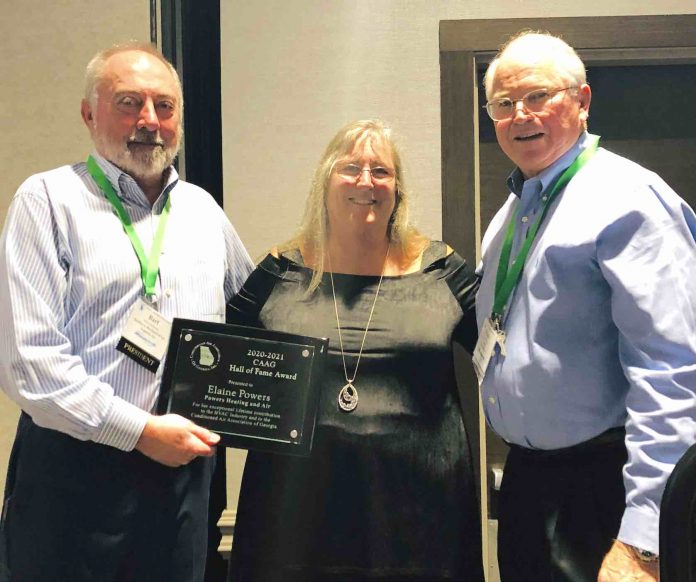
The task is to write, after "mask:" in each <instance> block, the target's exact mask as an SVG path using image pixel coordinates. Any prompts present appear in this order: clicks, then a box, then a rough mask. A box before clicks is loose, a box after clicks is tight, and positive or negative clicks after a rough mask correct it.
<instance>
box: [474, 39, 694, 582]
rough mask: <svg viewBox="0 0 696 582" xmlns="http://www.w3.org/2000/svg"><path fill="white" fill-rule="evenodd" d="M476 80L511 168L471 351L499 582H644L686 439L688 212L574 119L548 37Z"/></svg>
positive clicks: (565, 77) (586, 91)
mask: <svg viewBox="0 0 696 582" xmlns="http://www.w3.org/2000/svg"><path fill="white" fill-rule="evenodd" d="M485 82H486V95H487V98H488V103H487V104H486V109H487V111H488V113H489V115H490V117H491V118H492V119H493V122H494V124H495V131H496V135H497V138H498V142H499V144H500V147H501V148H502V149H503V151H504V152H505V154H506V155H507V156H508V157H509V158H510V160H511V161H512V162H514V163H515V165H516V166H517V167H516V169H515V170H514V171H513V172H512V174H511V175H510V177H509V179H508V187H509V189H510V191H511V194H510V196H509V198H508V200H507V202H506V203H505V205H504V206H503V207H502V208H501V210H500V211H499V212H498V214H497V215H496V216H495V218H494V219H493V221H492V222H491V224H490V226H489V228H488V231H487V232H486V235H485V236H484V240H483V258H482V263H481V267H480V269H481V274H482V283H481V289H480V291H479V294H478V297H477V315H478V323H479V331H480V339H479V343H478V345H477V351H476V354H475V356H474V360H475V366H476V369H477V374H478V376H479V382H480V385H481V392H482V397H483V402H484V405H485V410H486V417H487V419H488V422H489V423H490V425H491V426H492V428H493V429H494V430H495V431H496V432H497V433H498V434H499V435H500V436H501V437H502V438H503V439H504V440H505V441H507V442H508V443H509V444H510V454H509V456H508V460H507V462H506V466H505V472H504V477H503V482H502V489H501V499H500V522H499V539H498V544H499V547H498V557H499V561H500V569H501V575H502V579H503V580H504V582H510V581H520V582H530V581H532V580H533V581H534V582H542V581H546V580H549V581H550V580H553V581H560V580H564V581H565V580H568V581H570V580H572V581H588V582H589V581H594V580H597V579H599V580H600V581H614V580H617V581H618V580H656V579H657V576H658V569H659V558H658V555H657V554H658V551H659V540H658V524H659V508H660V499H661V496H662V491H663V489H664V485H665V481H666V480H667V477H668V476H669V473H670V471H671V470H672V468H673V467H674V464H675V463H676V461H677V459H679V457H680V456H681V455H682V454H683V452H684V451H685V450H686V449H687V447H688V446H689V445H690V444H691V443H693V442H694V441H695V440H696V436H695V434H696V394H695V391H696V334H695V333H694V329H696V287H695V286H694V285H693V281H695V280H696V261H695V260H694V259H695V258H696V242H695V240H694V238H695V234H696V216H695V215H694V213H693V211H692V210H691V209H690V208H689V207H688V205H687V204H686V203H685V202H684V201H683V200H682V199H681V198H680V197H679V196H678V195H677V194H675V193H674V191H672V190H671V189H670V188H669V186H668V185H667V184H665V182H664V181H662V180H661V179H660V178H659V177H658V176H657V175H655V174H654V173H652V172H650V171H648V170H646V169H645V168H642V167H640V166H638V165H637V164H635V163H633V162H631V161H629V160H627V159H625V158H622V157H620V156H617V155H615V154H613V153H611V152H608V151H606V150H604V149H603V148H600V147H599V136H595V135H591V134H589V133H587V131H586V129H587V119H588V116H589V107H590V99H591V95H592V93H591V90H590V87H589V85H588V84H587V83H586V79H585V68H584V65H583V63H582V61H581V60H580V59H579V58H578V56H577V54H576V53H575V51H574V50H573V49H572V48H571V47H570V46H568V45H567V44H566V43H565V42H564V41H562V40H560V39H559V38H556V37H553V36H551V35H549V34H539V33H523V34H520V35H518V36H516V37H514V38H513V39H511V40H510V41H509V42H508V43H507V44H506V45H505V46H504V47H503V49H502V50H501V52H500V53H499V54H498V56H497V57H496V58H495V60H494V61H493V62H492V63H491V65H490V67H489V69H488V71H487V73H486V79H485Z"/></svg>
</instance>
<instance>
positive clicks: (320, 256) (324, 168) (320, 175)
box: [278, 119, 427, 295]
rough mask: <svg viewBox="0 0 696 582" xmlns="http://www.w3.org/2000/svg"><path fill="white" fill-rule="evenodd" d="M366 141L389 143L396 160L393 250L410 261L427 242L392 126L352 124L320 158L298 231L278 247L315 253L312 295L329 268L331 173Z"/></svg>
mask: <svg viewBox="0 0 696 582" xmlns="http://www.w3.org/2000/svg"><path fill="white" fill-rule="evenodd" d="M366 141H370V142H373V143H378V144H380V145H384V146H386V147H387V148H388V149H389V151H390V153H391V155H392V159H393V160H394V172H395V180H396V200H395V205H394V211H393V213H392V215H391V218H390V219H389V225H388V227H387V236H388V237H389V241H390V242H391V244H392V249H394V250H396V249H395V247H396V248H398V249H399V251H400V253H399V256H401V257H402V260H403V262H404V263H410V262H412V261H414V260H415V259H416V258H417V256H418V255H419V254H420V252H421V251H422V249H423V247H424V246H425V243H426V241H427V239H426V238H425V237H424V236H423V235H421V234H420V233H419V232H418V231H417V230H416V229H415V228H414V227H413V226H412V225H411V224H410V223H409V193H408V190H406V187H405V185H404V172H403V167H402V164H401V156H400V154H399V150H398V148H397V146H396V144H395V143H394V140H393V138H392V132H391V129H390V128H389V127H387V126H386V125H385V124H384V123H383V122H382V121H380V120H378V119H367V120H360V121H354V122H352V123H349V124H348V125H346V126H344V127H342V128H341V129H340V130H339V131H338V133H336V135H335V136H334V137H333V139H332V140H331V141H330V142H329V145H328V146H327V147H326V150H325V151H324V154H323V155H322V157H321V159H320V160H319V165H318V166H317V168H316V170H315V171H314V178H313V180H312V187H311V188H310V190H309V196H308V197H307V201H306V203H305V211H304V216H303V218H302V222H301V223H300V228H299V230H298V232H297V234H296V235H295V236H294V237H293V238H292V239H290V240H289V241H287V242H286V243H284V244H282V245H280V246H279V247H278V253H282V252H284V251H288V250H291V249H302V250H303V251H309V252H310V253H311V256H312V257H313V264H312V265H307V266H311V267H312V268H313V270H314V273H313V275H312V279H311V281H310V284H309V288H308V290H307V294H308V295H311V294H312V293H313V292H314V290H315V289H316V288H317V287H318V286H319V283H320V282H321V278H322V276H323V274H324V271H325V261H326V243H327V240H328V233H329V218H328V212H327V209H326V195H327V192H328V189H329V182H330V180H331V174H332V173H333V171H334V168H335V167H336V163H337V162H338V161H339V160H341V159H343V158H345V157H346V156H349V155H350V154H351V153H352V152H353V150H354V149H355V146H356V145H357V144H360V143H364V142H366Z"/></svg>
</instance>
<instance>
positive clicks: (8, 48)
mask: <svg viewBox="0 0 696 582" xmlns="http://www.w3.org/2000/svg"><path fill="white" fill-rule="evenodd" d="M2 4H3V6H2V18H0V79H2V90H0V136H2V139H0V164H1V165H0V224H3V223H4V222H5V214H6V212H7V207H8V206H9V204H10V200H11V199H12V196H13V194H14V192H15V190H16V189H17V187H18V186H19V185H20V184H21V183H22V182H23V181H24V179H25V178H26V177H28V176H29V175H30V174H33V173H35V172H39V171H42V170H47V169H49V168H52V167H56V166H59V165H62V164H67V163H72V162H75V161H78V160H81V159H84V158H86V157H87V154H88V153H89V152H90V145H91V142H90V140H89V134H88V133H87V129H86V128H85V127H84V125H83V124H82V120H81V119H80V100H81V98H82V93H83V83H82V77H83V74H84V68H85V65H86V64H87V61H88V60H89V59H90V58H91V57H92V55H93V54H94V53H95V52H96V51H97V50H99V49H100V48H103V47H104V46H108V45H109V44H111V43H113V42H116V41H119V40H128V39H136V40H145V41H147V40H149V39H150V4H149V2H148V0H119V2H94V0H53V1H51V2H46V0H21V1H12V0H3V1H2ZM16 418H17V407H16V406H15V405H14V404H13V403H11V402H10V401H9V400H8V399H7V398H6V397H5V396H4V394H3V395H0V490H2V489H3V488H4V483H5V467H6V466H7V458H8V455H9V451H10V447H11V445H12V440H13V437H14V430H15V424H16Z"/></svg>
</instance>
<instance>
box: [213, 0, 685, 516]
mask: <svg viewBox="0 0 696 582" xmlns="http://www.w3.org/2000/svg"><path fill="white" fill-rule="evenodd" d="M221 4H222V9H221V29H222V114H223V120H222V123H223V164H224V184H225V208H226V210H227V212H228V214H229V215H230V217H231V219H232V221H233V222H234V224H235V225H236V227H237V229H238V231H239V233H240V235H241V237H242V240H244V242H245V244H246V245H247V248H248V249H249V252H250V253H251V255H252V257H256V258H258V257H260V256H262V254H263V253H265V251H266V250H267V249H268V248H269V247H271V246H273V245H274V244H277V243H278V242H281V241H283V240H285V239H287V238H289V237H290V235H291V234H292V232H293V230H294V228H295V226H296V225H297V223H298V221H299V219H300V216H301V213H302V206H303V203H304V198H305V194H306V192H307V191H308V189H309V182H310V179H311V175H312V172H313V170H314V166H315V164H316V162H317V160H318V159H319V156H320V155H321V153H322V151H323V148H324V147H325V146H326V144H327V143H328V141H329V139H330V138H331V137H332V136H333V134H334V133H335V131H336V130H337V129H338V128H339V127H340V126H341V125H343V124H344V123H347V122H349V121H352V120H354V119H362V118H366V117H381V118H383V119H385V120H387V121H389V122H390V123H391V124H392V125H393V126H394V128H395V129H396V131H397V132H398V134H399V135H400V136H401V140H400V141H401V144H402V147H403V150H404V161H405V165H406V169H407V179H408V182H409V184H410V186H411V188H412V190H413V191H414V192H415V194H416V198H417V207H416V219H417V222H418V224H419V225H420V226H421V228H422V229H423V230H424V231H425V232H426V233H428V234H429V235H431V236H434V237H440V236H441V187H440V69H439V62H438V25H439V21H440V20H457V19H474V18H534V17H540V18H541V17H554V16H611V15H639V14H683V13H696V3H695V2H694V1H693V0H657V1H656V0H614V1H613V2H607V1H606V0H584V1H582V2H577V1H576V0H556V1H554V2H550V1H549V0H439V1H435V0H378V1H368V0H331V1H330V2H329V1H327V0H264V1H262V2H247V1H246V0H224V1H223V2H222V3H221ZM230 454H231V456H232V459H231V461H232V462H231V464H230V465H231V469H230V471H229V476H230V479H229V484H230V499H231V500H232V506H234V505H236V502H235V499H236V494H237V493H236V492H237V488H238V485H239V478H240V475H241V470H240V464H241V462H242V459H243V458H244V456H243V454H241V453H239V452H236V451H235V452H232V453H230Z"/></svg>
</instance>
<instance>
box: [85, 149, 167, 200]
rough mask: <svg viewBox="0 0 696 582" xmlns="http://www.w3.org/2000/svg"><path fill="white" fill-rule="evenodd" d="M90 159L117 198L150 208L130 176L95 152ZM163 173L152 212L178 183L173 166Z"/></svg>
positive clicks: (143, 194)
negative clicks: (160, 190) (97, 166)
mask: <svg viewBox="0 0 696 582" xmlns="http://www.w3.org/2000/svg"><path fill="white" fill-rule="evenodd" d="M92 157H93V158H94V161H96V162H97V164H98V165H99V167H100V168H101V169H102V171H103V172H104V175H105V176H106V178H107V180H109V182H111V185H112V186H113V187H114V190H116V195H117V196H118V197H119V198H121V199H123V200H128V201H129V202H132V203H135V204H138V205H140V206H142V205H147V206H148V208H149V207H150V203H149V202H148V200H147V197H146V196H145V193H144V192H143V191H142V189H141V188H140V186H138V183H137V182H136V181H135V180H134V179H133V177H132V176H131V175H130V174H127V173H126V172H124V171H123V170H122V169H121V168H119V167H118V166H117V165H115V164H113V163H112V162H110V161H109V160H107V159H106V158H104V157H102V156H101V155H99V154H98V153H97V152H96V151H93V152H92ZM165 172H166V173H167V178H166V180H165V182H164V188H163V189H162V192H161V193H160V195H159V196H158V198H157V200H156V201H155V204H154V205H153V207H152V208H153V210H158V209H161V207H163V206H164V203H165V202H166V199H167V197H166V196H163V195H162V194H165V193H168V192H169V191H171V189H172V188H173V187H174V186H175V185H176V183H177V182H178V181H179V174H178V172H177V171H176V168H174V166H169V168H167V169H166V170H165Z"/></svg>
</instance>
